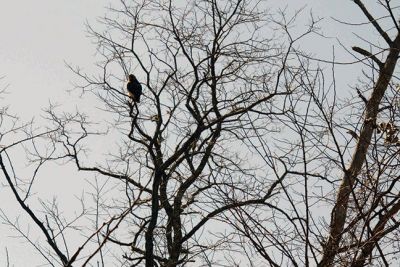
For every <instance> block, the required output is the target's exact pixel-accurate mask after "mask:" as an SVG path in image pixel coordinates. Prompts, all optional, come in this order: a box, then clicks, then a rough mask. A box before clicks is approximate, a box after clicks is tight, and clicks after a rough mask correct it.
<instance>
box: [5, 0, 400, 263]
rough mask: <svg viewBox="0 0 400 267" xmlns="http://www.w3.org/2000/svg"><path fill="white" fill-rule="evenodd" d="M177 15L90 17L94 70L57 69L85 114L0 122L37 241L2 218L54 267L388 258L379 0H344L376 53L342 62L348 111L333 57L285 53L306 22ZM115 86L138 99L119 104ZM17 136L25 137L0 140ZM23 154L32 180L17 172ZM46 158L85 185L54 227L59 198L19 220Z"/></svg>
mask: <svg viewBox="0 0 400 267" xmlns="http://www.w3.org/2000/svg"><path fill="white" fill-rule="evenodd" d="M175 2H178V1H171V0H170V1H161V0H142V1H126V0H121V1H120V3H119V6H113V7H110V8H109V13H108V14H107V15H106V16H105V17H104V18H102V19H101V22H102V23H103V25H104V31H100V32H99V31H97V30H96V29H94V28H92V27H91V26H89V27H88V30H89V33H90V35H91V36H92V37H93V40H94V42H95V43H96V44H97V48H98V50H97V51H98V56H99V58H100V60H99V62H98V67H99V72H100V73H99V75H91V74H87V73H85V72H83V71H81V70H80V69H79V68H75V67H72V66H71V69H72V70H73V71H74V72H75V73H76V74H77V76H78V77H79V78H80V79H81V80H80V83H78V86H77V87H78V88H77V90H79V91H80V92H82V94H83V96H86V97H89V95H90V93H93V94H94V95H95V96H96V99H97V100H100V101H99V102H96V103H98V104H97V105H98V107H99V111H98V112H97V113H96V115H97V117H92V118H90V117H89V116H87V115H85V114H84V113H83V112H81V111H78V112H75V113H65V112H63V113H61V112H58V109H57V107H55V106H50V107H49V109H48V110H47V112H46V116H47V119H48V125H46V127H44V128H41V129H35V128H33V126H31V125H33V124H31V123H29V124H21V125H20V126H18V123H15V122H14V123H11V125H7V126H6V127H5V126H4V125H2V124H0V126H1V127H2V128H1V133H2V135H1V136H0V141H1V142H2V143H1V144H2V148H1V150H0V166H1V169H2V173H3V176H4V177H5V180H6V182H7V185H8V186H9V187H10V189H11V190H12V192H13V194H14V196H15V197H16V200H17V202H18V204H19V205H20V207H21V208H22V209H23V210H24V211H25V212H26V214H27V215H28V217H29V218H30V219H31V221H33V223H34V224H35V226H36V228H37V229H39V230H40V233H41V235H42V236H44V237H45V239H46V241H47V245H45V244H44V243H41V242H36V241H34V238H32V237H31V236H30V235H29V234H27V232H26V231H24V230H23V229H22V227H21V226H20V225H19V224H18V223H16V222H15V221H13V220H12V219H10V218H9V217H8V216H7V215H6V214H5V213H3V214H2V218H3V221H5V222H6V223H8V224H9V225H12V226H13V227H14V229H15V230H16V231H17V232H18V233H19V234H20V235H22V236H23V237H25V238H27V239H28V240H29V241H30V242H31V244H32V245H33V246H34V247H35V248H36V249H37V251H38V252H39V253H40V254H41V255H42V256H43V257H44V258H45V260H46V261H47V262H48V263H49V264H50V265H52V266H56V265H61V266H72V265H74V266H76V265H80V266H94V265H96V264H97V266H110V265H111V264H114V265H116V264H118V265H120V266H186V265H193V266H243V265H249V266H266V265H270V266H310V265H311V266H365V265H367V264H378V265H383V266H389V265H390V264H393V263H394V262H396V260H395V259H392V258H391V257H392V255H395V253H396V249H394V248H391V247H390V245H393V246H395V247H396V246H398V245H399V244H398V241H397V239H398V238H396V237H397V235H398V233H399V232H398V231H399V230H398V224H399V223H398V214H397V213H398V210H399V208H400V202H399V197H398V192H397V191H398V190H397V189H398V183H397V181H398V180H399V175H398V171H397V169H398V162H397V161H398V159H397V158H398V147H399V145H400V142H399V139H398V136H397V135H398V130H397V127H396V125H397V117H398V106H399V105H398V95H397V94H398V88H397V86H396V76H395V71H396V68H395V67H396V63H397V58H398V53H399V45H400V43H399V42H400V39H399V38H400V37H398V36H399V26H398V20H397V19H396V11H397V9H396V7H393V6H391V1H379V2H378V3H377V5H378V6H381V7H383V8H384V10H386V12H387V15H386V16H384V17H382V18H375V17H374V16H373V15H372V14H371V12H370V10H372V9H373V8H374V7H375V6H374V5H373V4H371V6H365V5H364V4H363V3H362V2H361V1H354V3H355V4H356V5H357V6H358V7H359V8H360V10H361V12H362V13H363V14H364V15H365V17H366V18H367V23H366V24H370V25H371V28H372V29H374V30H376V31H377V32H378V33H379V34H380V36H381V37H382V40H383V41H384V42H385V45H386V46H385V47H381V46H379V45H376V44H375V40H371V41H369V45H370V48H369V49H366V48H361V47H353V48H352V50H353V52H354V54H353V56H354V57H355V58H356V60H357V62H358V63H355V64H360V65H362V67H363V74H364V76H363V77H360V79H359V84H357V85H356V86H355V87H354V88H353V90H354V92H353V96H354V97H352V98H350V99H346V98H344V97H341V96H338V95H339V93H338V92H339V90H338V89H337V88H336V83H335V78H336V77H335V73H334V71H335V64H337V62H336V60H335V58H334V57H333V60H332V62H330V64H331V67H332V68H331V72H330V71H327V70H326V69H324V68H323V66H322V65H323V64H326V62H325V63H323V62H320V63H319V64H316V63H315V60H313V59H312V58H311V57H310V56H309V55H308V54H306V53H305V52H304V51H301V49H299V47H300V46H299V44H300V43H299V42H301V40H302V38H303V37H304V36H307V35H309V34H312V33H314V32H316V31H317V27H316V24H317V23H318V20H316V19H314V17H313V16H310V20H309V24H308V25H306V26H305V27H304V28H303V31H302V32H300V31H299V27H298V25H297V24H296V23H297V19H298V16H299V15H300V14H301V12H300V11H295V12H293V15H290V12H289V11H288V10H283V11H281V12H279V13H278V14H274V15H271V14H269V13H268V10H265V9H264V8H265V5H264V3H263V2H262V1H260V2H258V1H257V2H254V1H246V0H235V1H227V0H226V1H225V0H223V1H214V0H211V1H210V0H202V1H194V0H193V1H186V2H185V3H175ZM386 27H387V28H386ZM328 63H329V62H328ZM130 73H134V74H135V75H136V76H137V77H138V79H139V80H140V81H141V82H142V87H143V91H144V94H143V96H142V101H141V103H136V102H132V101H131V100H130V98H129V96H128V92H127V91H126V85H125V83H126V78H127V76H128V75H129V74H130ZM328 84H329V85H328ZM1 118H2V119H4V118H5V115H3V113H2V117H1ZM102 118H104V120H102ZM9 121H14V120H13V119H10V120H9ZM7 127H8V128H7ZM5 128H7V129H8V130H3V129H5ZM14 132H18V133H20V134H21V136H22V137H19V136H13V139H12V140H16V141H10V142H4V137H3V136H4V134H5V133H14ZM8 136H9V135H8ZM2 138H3V139H2ZM96 143H97V144H98V143H101V144H102V145H101V146H100V147H98V148H96V145H95V144H96ZM20 148H23V149H24V153H26V155H27V156H28V160H29V161H28V162H29V164H30V165H31V166H33V168H34V169H33V172H32V173H33V175H32V176H31V177H30V178H26V177H25V178H21V176H20V175H17V174H16V171H15V169H16V168H15V166H14V164H13V163H14V162H16V159H15V156H14V157H13V155H16V154H18V153H20ZM52 162H56V163H58V164H59V165H60V166H59V168H64V167H66V166H69V165H71V163H72V164H73V165H74V166H75V167H76V168H77V169H78V170H79V171H80V172H83V173H88V174H92V175H91V176H90V178H89V179H88V181H89V187H90V190H91V191H90V195H89V196H90V199H91V200H90V201H88V200H87V199H85V198H83V197H82V199H81V202H80V203H81V209H80V211H79V212H78V213H76V214H75V216H73V217H71V218H68V219H67V218H66V217H65V216H64V215H63V213H62V211H60V210H59V208H58V206H57V203H56V201H50V202H48V201H44V200H42V199H40V198H39V199H38V200H39V204H40V207H41V210H39V208H34V207H33V206H34V203H36V202H35V201H33V199H34V198H36V197H34V194H33V191H32V188H33V184H34V182H35V181H36V179H37V178H36V177H37V176H38V173H39V174H40V172H39V170H41V169H42V168H43V167H45V166H47V164H50V163H52ZM87 190H89V189H87ZM85 191H86V190H85ZM88 225H90V226H88ZM76 236H79V238H76ZM72 240H75V242H73V241H72Z"/></svg>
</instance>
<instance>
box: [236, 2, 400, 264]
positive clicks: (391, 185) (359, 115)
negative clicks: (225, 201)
mask: <svg viewBox="0 0 400 267" xmlns="http://www.w3.org/2000/svg"><path fill="white" fill-rule="evenodd" d="M354 3H355V5H356V6H357V7H358V8H359V10H360V11H361V13H362V14H363V15H364V16H365V18H366V20H367V21H366V22H365V23H362V24H364V25H370V27H371V29H372V30H375V31H376V32H377V33H378V34H379V35H380V37H381V41H383V42H384V45H379V43H378V41H375V40H369V41H366V40H365V39H364V38H362V37H360V39H361V40H362V41H365V42H366V43H367V45H368V46H369V48H368V49H367V48H362V47H357V46H354V47H352V50H353V53H354V54H352V55H353V56H354V57H355V58H356V60H357V63H354V64H359V65H361V66H362V68H363V76H362V77H360V79H359V84H357V85H356V86H355V87H354V88H353V90H354V93H353V96H354V97H352V98H351V99H346V98H343V97H340V93H338V91H339V90H337V88H336V83H335V75H334V74H335V73H334V71H333V72H332V78H327V77H328V75H327V71H325V70H323V69H322V68H320V67H319V66H315V67H314V68H312V67H311V68H310V66H313V64H310V63H311V62H310V59H311V58H310V57H309V56H307V55H299V57H301V58H303V61H302V62H303V63H302V64H301V68H302V69H303V73H304V76H302V77H300V79H299V81H298V83H299V84H300V85H301V87H302V89H303V91H304V92H305V94H304V96H303V97H301V98H300V99H303V101H304V103H306V104H304V105H301V106H299V105H297V108H296V106H295V103H297V102H298V101H299V98H291V97H289V99H290V102H291V103H293V107H294V109H293V112H290V113H288V117H287V120H286V121H287V122H286V124H287V125H290V128H291V129H290V132H291V134H289V135H290V136H292V140H290V141H289V140H282V139H281V140H278V143H281V148H282V151H281V152H280V153H277V154H276V156H275V158H276V159H277V160H279V161H280V162H282V163H283V165H284V166H285V168H287V169H288V170H287V172H288V178H286V179H285V180H284V181H283V183H282V184H281V186H282V187H281V188H282V191H283V194H281V199H280V200H279V207H282V206H284V207H286V208H285V209H284V211H281V210H275V211H274V210H270V211H268V210H266V211H258V210H252V209H249V208H248V207H247V208H241V209H238V210H237V211H236V212H235V213H234V214H233V216H235V218H236V219H237V220H239V221H241V226H240V227H239V226H236V228H237V233H238V234H239V235H240V236H242V237H243V238H245V239H247V240H250V242H251V244H252V246H253V248H252V249H251V250H252V251H255V252H256V253H257V254H259V255H261V256H262V257H263V258H264V259H265V260H266V262H268V263H269V264H270V265H272V266H282V265H293V266H303V265H304V266H310V265H312V266H366V265H370V264H371V265H374V266H375V265H376V266H392V265H396V264H398V261H397V260H396V257H395V255H396V247H397V246H398V238H397V236H398V231H399V229H398V226H399V223H398V220H399V215H398V211H399V207H400V204H399V202H398V201H399V195H398V151H399V150H398V147H399V145H400V143H399V138H398V128H397V125H398V119H397V118H398V115H397V114H398V86H397V84H398V81H397V76H396V64H397V60H398V56H399V48H400V47H399V44H400V43H399V40H400V39H399V38H400V37H399V26H398V12H397V7H394V6H393V3H392V2H391V1H378V3H368V5H366V4H364V3H363V2H361V1H354ZM379 9H382V10H384V11H385V12H386V14H384V15H383V16H382V17H374V16H373V15H372V11H374V10H379ZM342 23H345V24H347V25H348V26H350V25H351V26H354V24H352V23H347V22H342ZM360 25H361V24H357V26H358V27H359V26H360ZM349 52H350V51H349ZM337 63H339V62H336V60H335V58H333V60H332V62H331V64H332V66H333V68H332V69H333V70H335V68H336V66H335V64H337ZM314 65H315V64H314ZM330 82H331V84H330V86H326V84H329V83H330ZM257 136H258V139H259V141H258V142H255V143H253V142H252V143H251V145H252V146H253V147H254V149H255V150H256V151H257V152H258V153H260V154H263V155H268V151H270V150H271V146H272V145H271V144H270V143H269V142H268V141H267V140H266V139H264V138H263V136H264V134H263V133H262V132H259V134H258V135H257ZM295 136H297V138H295ZM293 140H295V141H293ZM267 158H269V159H267V160H266V161H269V162H271V161H272V159H273V158H272V157H267ZM266 163H267V162H266ZM328 209H329V210H331V212H330V214H329V213H327V210H328ZM329 215H330V216H329Z"/></svg>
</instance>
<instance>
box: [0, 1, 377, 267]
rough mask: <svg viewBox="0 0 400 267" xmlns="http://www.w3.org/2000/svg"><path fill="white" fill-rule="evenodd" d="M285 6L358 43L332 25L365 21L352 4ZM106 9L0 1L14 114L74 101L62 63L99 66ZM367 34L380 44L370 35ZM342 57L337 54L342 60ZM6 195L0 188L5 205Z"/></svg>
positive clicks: (1, 67)
mask: <svg viewBox="0 0 400 267" xmlns="http://www.w3.org/2000/svg"><path fill="white" fill-rule="evenodd" d="M368 1H372V0H368ZM116 2H117V1H116ZM285 2H286V4H288V5H289V7H288V10H293V8H300V7H302V6H304V5H305V4H307V5H308V6H307V7H306V9H307V10H309V9H312V11H313V13H314V15H315V16H316V17H318V16H319V17H325V18H326V19H325V21H324V23H323V24H322V25H323V27H324V29H323V31H324V33H325V34H326V35H328V36H331V37H339V38H340V39H341V40H342V41H343V42H344V43H345V44H348V45H350V44H352V42H353V41H354V38H353V35H352V31H351V29H349V28H347V29H346V30H343V25H340V24H338V23H334V22H333V21H332V20H331V19H330V17H331V16H333V17H336V18H339V19H345V18H347V19H350V20H352V21H353V22H361V21H364V18H363V17H362V16H361V15H360V11H359V10H358V9H356V8H355V6H354V4H353V3H352V2H351V1H350V0H308V1H306V0H286V1H281V0H270V3H271V5H273V6H278V5H280V6H284V5H285ZM108 3H109V1H108V0H68V1H66V0H36V1H34V0H19V1H12V0H0V77H1V76H4V78H3V79H2V80H1V81H0V86H3V85H6V84H8V85H9V87H8V92H9V94H8V95H7V96H6V98H5V99H2V100H1V101H4V103H6V104H8V105H10V107H11V110H12V112H13V113H16V114H20V115H21V116H22V117H23V118H25V119H29V118H30V117H31V116H33V115H38V114H40V110H41V109H42V108H45V107H46V106H47V104H48V102H49V101H52V102H63V103H64V104H65V103H68V101H70V99H73V98H70V97H69V96H68V94H67V93H66V90H68V89H71V88H72V86H71V82H72V81H74V75H72V73H71V71H69V70H68V69H67V68H66V66H65V64H64V61H66V62H69V63H71V64H73V65H78V66H81V67H83V68H85V69H86V70H89V71H90V69H91V68H92V66H93V64H94V62H95V59H94V53H95V47H94V45H93V44H92V43H91V41H90V39H88V38H87V37H86V32H85V26H84V24H85V22H86V21H89V22H90V23H91V24H92V25H96V20H95V19H96V17H98V16H102V15H103V14H104V12H105V9H104V7H105V6H107V4H108ZM361 30H362V29H361ZM363 34H366V35H370V36H372V38H376V34H375V33H374V32H372V31H370V32H368V31H365V32H363ZM374 36H375V37H374ZM331 41H333V38H332V39H331V40H330V41H329V42H331ZM329 42H328V43H329ZM355 42H356V41H355ZM306 44H307V45H309V47H307V50H308V51H310V52H312V53H315V54H316V55H318V56H321V57H325V58H326V59H329V56H330V55H331V52H332V48H331V46H330V45H328V46H326V44H327V41H323V40H322V39H320V42H315V40H314V41H313V42H309V43H306ZM341 55H342V54H340V53H339V59H340V57H341ZM343 59H344V60H345V59H346V58H344V56H343ZM347 60H348V61H351V58H347ZM339 71H340V70H339ZM353 77H354V75H352V73H351V72H348V75H345V71H344V70H342V76H341V83H342V85H346V84H348V83H354V82H355V81H354V80H353V79H352V78H353ZM4 103H2V105H3V104H4ZM70 104H71V105H74V103H70ZM48 186H49V185H48ZM49 188H50V187H49ZM4 190H5V189H4V188H0V194H3V195H2V196H3V198H1V197H0V199H3V200H4V196H5V193H4ZM5 205H6V206H10V205H16V202H15V201H14V200H13V199H9V201H6V202H4V201H3V202H2V203H1V204H0V208H4V206H5ZM16 210H18V207H16ZM7 231H8V229H7V228H5V227H2V226H1V225H0V266H5V258H4V255H5V254H4V248H5V245H6V244H7V245H8V246H9V247H10V249H12V248H17V247H18V246H19V244H20V241H16V240H15V239H12V238H7V236H8V235H9V234H10V233H9V232H7ZM22 251H23V252H22ZM10 253H11V255H12V256H13V257H12V260H13V263H14V264H15V266H28V265H26V262H27V259H28V258H30V256H29V255H31V254H30V252H29V251H27V250H25V249H24V250H21V254H20V255H18V256H16V255H15V253H14V254H12V252H10ZM32 262H34V261H32ZM24 263H25V264H24Z"/></svg>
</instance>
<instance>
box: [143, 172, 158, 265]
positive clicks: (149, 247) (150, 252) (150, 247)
mask: <svg viewBox="0 0 400 267" xmlns="http://www.w3.org/2000/svg"><path fill="white" fill-rule="evenodd" d="M161 178H162V176H161V173H159V172H157V171H156V173H155V174H154V180H153V188H152V192H153V194H152V199H151V217H150V223H149V227H148V228H147V231H146V234H145V242H146V244H145V248H146V251H145V262H146V267H153V266H154V243H153V241H154V238H153V237H154V229H155V228H156V225H157V219H158V210H159V194H158V189H159V187H160V183H161Z"/></svg>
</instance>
